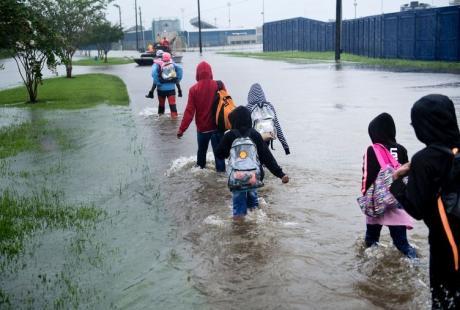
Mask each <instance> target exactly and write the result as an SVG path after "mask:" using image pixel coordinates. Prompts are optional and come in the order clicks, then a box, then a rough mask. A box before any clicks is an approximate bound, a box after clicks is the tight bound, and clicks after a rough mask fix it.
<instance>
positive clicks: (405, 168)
mask: <svg viewBox="0 0 460 310" xmlns="http://www.w3.org/2000/svg"><path fill="white" fill-rule="evenodd" d="M409 171H410V162H409V163H405V164H404V165H402V166H401V167H399V168H398V169H397V170H396V171H395V172H393V180H398V179H400V178H402V177H405V176H406V175H408V174H409Z"/></svg>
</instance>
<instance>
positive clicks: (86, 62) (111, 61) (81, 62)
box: [72, 57, 134, 66]
mask: <svg viewBox="0 0 460 310" xmlns="http://www.w3.org/2000/svg"><path fill="white" fill-rule="evenodd" d="M132 63H134V62H133V60H132V59H131V58H127V57H108V58H107V62H104V59H97V60H95V59H94V58H87V59H78V60H76V61H74V62H73V63H72V65H74V66H111V65H126V64H132Z"/></svg>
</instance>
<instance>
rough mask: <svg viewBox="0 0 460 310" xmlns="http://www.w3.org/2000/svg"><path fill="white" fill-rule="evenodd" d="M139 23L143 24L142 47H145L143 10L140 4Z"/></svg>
mask: <svg viewBox="0 0 460 310" xmlns="http://www.w3.org/2000/svg"><path fill="white" fill-rule="evenodd" d="M139 23H140V24H141V32H142V49H144V47H145V37H144V25H143V24H142V11H141V7H140V6H139Z"/></svg>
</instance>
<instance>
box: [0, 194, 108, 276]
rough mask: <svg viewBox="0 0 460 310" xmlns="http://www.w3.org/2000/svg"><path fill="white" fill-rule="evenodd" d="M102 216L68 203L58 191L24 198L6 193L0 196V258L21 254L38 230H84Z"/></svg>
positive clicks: (97, 210) (86, 206) (99, 213)
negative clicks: (27, 241)
mask: <svg viewBox="0 0 460 310" xmlns="http://www.w3.org/2000/svg"><path fill="white" fill-rule="evenodd" d="M103 214H104V212H103V211H102V210H100V209H97V208H96V207H94V206H92V205H70V204H66V203H64V202H63V201H62V195H61V194H60V193H57V192H51V191H48V190H42V191H41V192H36V193H33V194H32V195H31V196H28V197H24V196H21V195H19V194H18V193H16V192H11V191H9V190H3V192H2V193H1V195H0V256H3V257H4V258H7V260H8V259H12V258H13V257H14V256H16V255H18V254H20V253H21V252H22V251H23V249H24V240H25V239H26V237H27V236H30V235H32V234H33V232H35V231H38V230H42V229H44V228H46V229H64V228H71V227H74V228H83V227H85V226H86V225H89V224H91V223H94V222H95V221H96V220H97V219H99V218H100V217H101V216H102V215H103ZM0 270H1V268H0Z"/></svg>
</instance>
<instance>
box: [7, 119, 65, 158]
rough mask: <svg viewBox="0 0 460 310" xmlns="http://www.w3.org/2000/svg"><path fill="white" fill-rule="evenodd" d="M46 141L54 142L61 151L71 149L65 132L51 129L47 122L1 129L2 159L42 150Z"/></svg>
mask: <svg viewBox="0 0 460 310" xmlns="http://www.w3.org/2000/svg"><path fill="white" fill-rule="evenodd" d="M44 140H49V141H52V143H53V144H55V146H56V147H58V148H59V149H60V150H64V149H68V148H69V147H70V143H69V141H68V138H67V136H66V135H65V134H64V132H63V131H61V130H59V129H56V128H50V127H49V126H48V125H47V121H46V120H39V121H35V122H25V123H22V124H19V125H11V126H8V127H3V128H0V159H3V158H7V157H11V156H15V155H17V154H19V153H21V152H26V151H39V150H42V149H43V147H44V146H43V141H44Z"/></svg>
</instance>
